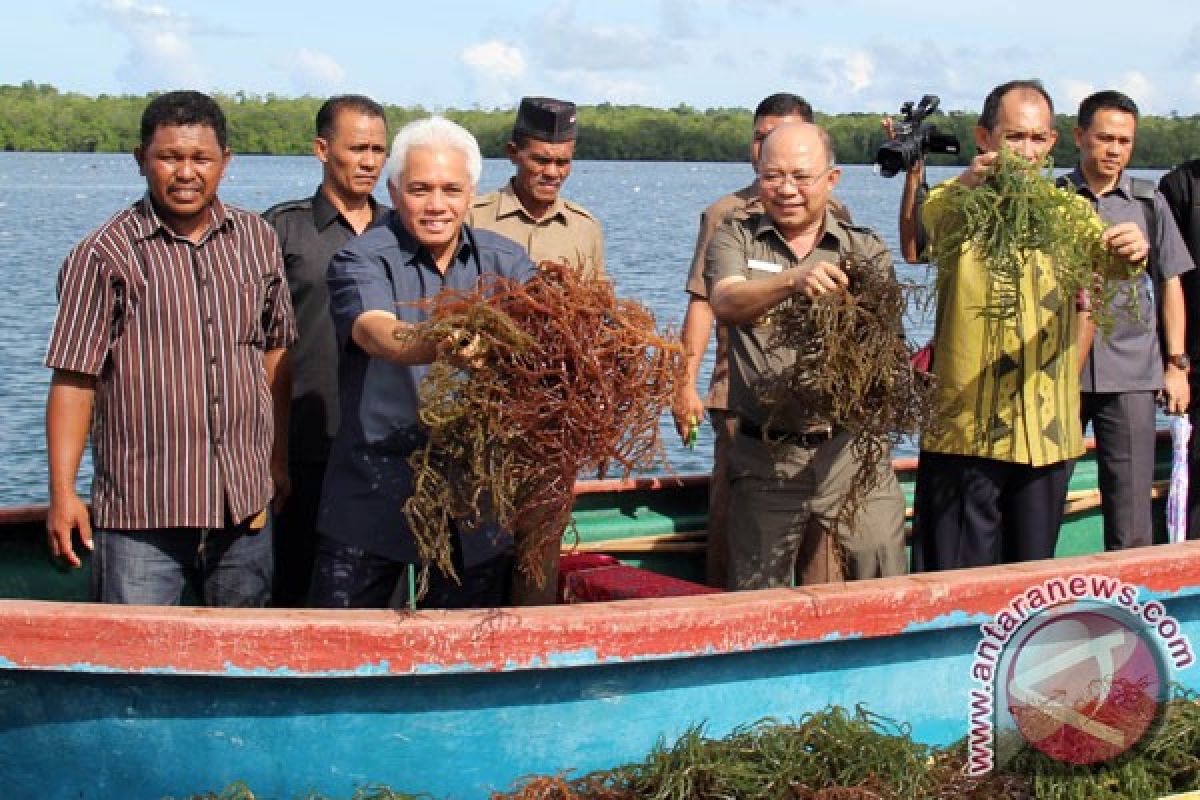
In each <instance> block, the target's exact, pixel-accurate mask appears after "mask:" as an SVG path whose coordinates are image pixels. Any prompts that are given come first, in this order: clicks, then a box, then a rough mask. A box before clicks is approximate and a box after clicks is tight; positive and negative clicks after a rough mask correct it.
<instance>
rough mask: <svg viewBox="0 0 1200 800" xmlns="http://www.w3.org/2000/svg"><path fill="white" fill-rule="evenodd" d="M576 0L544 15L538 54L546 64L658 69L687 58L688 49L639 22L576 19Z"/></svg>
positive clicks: (575, 67) (594, 68) (580, 68)
mask: <svg viewBox="0 0 1200 800" xmlns="http://www.w3.org/2000/svg"><path fill="white" fill-rule="evenodd" d="M576 7H577V3H576V2H574V0H571V1H570V2H566V3H563V4H561V5H558V6H556V7H554V8H551V9H550V10H549V11H548V12H547V13H546V15H545V16H544V17H543V18H542V21H541V25H540V30H539V34H538V37H537V39H536V41H537V45H538V55H539V57H540V59H541V61H542V62H543V63H545V64H547V65H556V64H570V65H571V68H572V69H578V70H588V71H620V70H643V69H658V68H662V67H666V66H672V65H675V64H680V63H683V62H686V61H687V50H685V49H684V48H683V47H681V46H680V45H678V44H676V43H675V42H673V41H671V39H670V38H668V37H666V36H663V35H661V34H657V33H654V32H652V31H650V30H648V29H646V28H643V27H640V26H637V25H607V24H585V23H580V22H577V21H576V19H575V9H576Z"/></svg>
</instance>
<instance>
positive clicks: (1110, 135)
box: [1075, 108, 1137, 181]
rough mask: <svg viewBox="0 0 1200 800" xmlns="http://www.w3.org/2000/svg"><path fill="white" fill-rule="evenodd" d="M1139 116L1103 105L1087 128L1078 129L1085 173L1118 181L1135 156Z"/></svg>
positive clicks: (1082, 165) (1080, 158)
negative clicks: (1137, 117) (1134, 149)
mask: <svg viewBox="0 0 1200 800" xmlns="http://www.w3.org/2000/svg"><path fill="white" fill-rule="evenodd" d="M1136 135H1137V119H1136V118H1135V117H1134V116H1133V114H1130V113H1128V112H1126V111H1118V110H1116V109H1112V108H1102V109H1100V110H1099V111H1097V112H1096V113H1095V114H1094V115H1093V116H1092V122H1091V124H1090V125H1088V126H1087V127H1086V128H1076V129H1075V145H1076V146H1077V147H1078V148H1079V164H1080V166H1081V167H1082V168H1083V173H1084V175H1087V176H1089V177H1099V178H1103V179H1106V180H1112V181H1116V179H1117V178H1118V177H1120V175H1121V170H1123V169H1125V167H1127V166H1128V165H1129V159H1130V158H1132V157H1133V140H1134V137H1135V136H1136Z"/></svg>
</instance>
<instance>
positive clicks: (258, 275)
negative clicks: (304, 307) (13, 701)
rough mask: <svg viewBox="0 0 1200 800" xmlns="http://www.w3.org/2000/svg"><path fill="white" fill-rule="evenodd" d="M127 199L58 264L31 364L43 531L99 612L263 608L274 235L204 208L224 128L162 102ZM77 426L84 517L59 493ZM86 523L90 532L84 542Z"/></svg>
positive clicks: (258, 223)
mask: <svg viewBox="0 0 1200 800" xmlns="http://www.w3.org/2000/svg"><path fill="white" fill-rule="evenodd" d="M134 157H135V158H136V159H137V162H138V167H139V169H140V171H141V173H142V175H144V176H145V178H146V186H147V192H146V194H145V196H143V197H142V198H141V199H139V200H138V201H137V202H135V203H134V204H133V205H132V206H130V207H129V208H126V209H123V210H121V211H119V212H118V213H117V214H116V215H115V216H113V217H112V218H111V219H110V220H109V221H108V222H106V223H105V224H104V225H102V226H101V227H100V228H99V229H98V230H96V231H94V232H93V233H92V234H90V235H89V236H88V237H87V238H86V239H84V240H83V241H82V242H81V243H80V244H78V245H76V247H75V248H74V249H73V250H72V251H71V253H70V254H69V255H68V256H67V259H66V261H65V262H64V263H63V266H62V271H61V273H60V274H59V286H58V293H59V310H58V315H57V317H56V318H55V321H54V330H53V332H52V334H51V338H50V345H49V349H48V352H47V354H46V366H48V367H50V368H52V369H53V370H54V376H53V378H52V380H51V386H50V395H49V399H48V400H47V404H46V438H47V445H48V451H49V462H50V464H49V466H50V512H49V516H48V518H47V523H46V525H47V532H48V535H49V541H50V549H51V552H52V553H53V555H54V556H56V557H57V558H60V559H62V560H63V561H65V562H66V563H67V564H69V565H71V566H73V567H79V566H81V565H82V562H81V560H80V558H79V556H78V555H77V554H76V552H75V543H74V541H73V533H74V531H78V532H79V538H80V540H81V542H82V544H83V547H84V548H86V549H87V550H92V551H93V556H92V589H93V594H94V597H95V598H96V599H97V600H100V601H103V602H114V603H140V604H173V603H178V602H179V601H180V599H181V596H182V593H183V589H184V587H185V585H189V584H190V585H191V587H192V589H193V591H194V592H195V593H196V595H197V596H198V598H199V599H200V600H202V601H203V602H204V603H206V604H208V605H218V606H262V605H265V604H266V603H267V601H268V600H269V599H270V586H271V572H272V556H271V509H270V505H271V503H272V500H274V501H275V502H276V503H278V502H279V501H281V500H282V498H283V497H284V496H286V493H287V460H286V456H287V454H286V424H284V423H285V420H284V419H281V418H280V417H281V415H285V414H286V409H287V401H288V398H287V395H286V391H284V390H283V387H282V386H279V385H277V384H278V383H279V382H278V381H276V380H275V375H276V371H277V369H278V367H279V364H280V361H281V359H282V358H283V355H284V352H285V348H286V347H287V346H288V345H289V344H291V342H292V341H293V340H294V339H295V337H296V331H295V323H294V321H293V318H292V307H291V301H290V299H289V297H288V291H287V285H286V283H285V281H284V276H283V266H282V263H281V258H280V254H279V245H278V242H277V240H276V238H275V233H274V231H273V230H272V229H271V227H270V225H268V224H267V223H266V222H265V221H263V220H262V219H261V218H260V217H259V216H258V215H256V214H251V213H248V212H246V211H243V210H241V209H237V208H232V207H229V206H226V205H224V204H222V203H221V201H220V200H219V199H218V198H217V188H218V186H219V184H220V181H221V178H222V177H223V176H224V173H225V168H226V166H227V165H228V163H229V158H230V154H229V149H228V147H227V146H226V134H225V118H224V115H223V114H222V112H221V109H220V108H219V107H218V106H217V104H216V103H215V102H214V101H213V100H212V99H211V98H210V97H208V96H206V95H203V94H201V93H199V92H192V91H182V92H170V93H168V94H164V95H161V96H159V97H157V98H156V99H155V100H153V101H152V102H151V103H150V104H149V105H148V106H147V107H146V110H145V111H144V113H143V115H142V122H141V143H140V145H139V146H138V147H137V148H136V149H135V150H134ZM89 431H90V433H91V438H92V443H93V457H94V461H95V477H94V479H93V484H92V510H91V511H92V514H91V518H90V519H89V514H88V508H87V506H86V505H84V503H83V501H82V500H81V499H80V498H79V496H78V495H77V494H76V491H75V478H76V474H77V472H78V470H79V462H80V459H81V457H82V455H83V450H84V447H85V445H86V443H87V439H88V434H89ZM93 527H94V529H95V533H94V535H93Z"/></svg>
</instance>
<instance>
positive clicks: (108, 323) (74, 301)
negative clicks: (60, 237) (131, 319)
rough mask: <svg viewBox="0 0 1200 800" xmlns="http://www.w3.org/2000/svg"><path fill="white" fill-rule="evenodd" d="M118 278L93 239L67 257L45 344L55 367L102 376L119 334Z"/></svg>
mask: <svg viewBox="0 0 1200 800" xmlns="http://www.w3.org/2000/svg"><path fill="white" fill-rule="evenodd" d="M117 284H118V280H117V278H116V276H115V274H114V273H112V272H111V271H110V270H109V269H108V268H107V266H106V265H105V263H104V260H103V259H102V258H101V257H100V256H99V254H98V253H97V251H96V250H95V248H93V247H92V246H91V243H90V242H88V243H84V244H82V245H80V246H79V247H77V248H76V249H75V250H73V251H72V252H71V254H70V255H68V256H67V259H66V260H65V261H64V262H63V265H62V269H61V270H60V271H59V274H58V314H57V315H56V316H55V318H54V327H53V329H52V331H51V334H50V344H49V345H48V347H47V349H46V359H45V364H46V366H47V367H50V368H51V369H62V370H68V371H71V372H81V373H83V374H85V375H92V376H99V375H100V371H101V370H102V369H103V367H104V362H105V359H106V358H107V357H108V353H109V348H110V347H111V346H112V338H113V337H115V336H117V335H119V330H118V323H119V320H118V319H117V317H118V305H119V297H120V289H119V288H118V286H117Z"/></svg>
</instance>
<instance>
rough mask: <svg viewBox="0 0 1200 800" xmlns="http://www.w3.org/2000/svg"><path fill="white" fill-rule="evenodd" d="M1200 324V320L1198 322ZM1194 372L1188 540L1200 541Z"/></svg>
mask: <svg viewBox="0 0 1200 800" xmlns="http://www.w3.org/2000/svg"><path fill="white" fill-rule="evenodd" d="M1197 324H1200V320H1197ZM1198 374H1200V373H1197V371H1196V370H1195V368H1193V372H1192V375H1193V377H1192V397H1194V398H1196V399H1194V400H1193V401H1192V403H1191V405H1190V406H1188V418H1189V420H1190V421H1191V423H1192V438H1191V439H1190V440H1189V441H1188V503H1187V515H1188V516H1187V538H1188V539H1200V379H1198V378H1197V377H1195V376H1196V375H1198Z"/></svg>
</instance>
